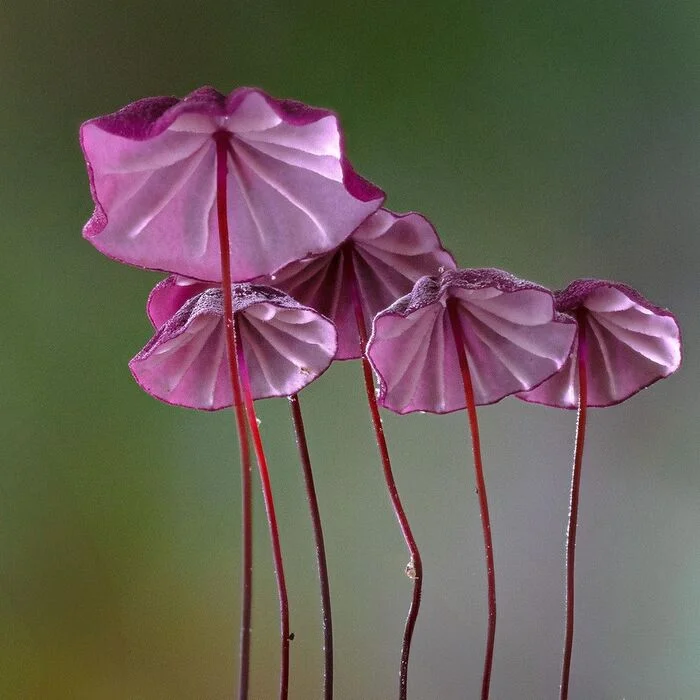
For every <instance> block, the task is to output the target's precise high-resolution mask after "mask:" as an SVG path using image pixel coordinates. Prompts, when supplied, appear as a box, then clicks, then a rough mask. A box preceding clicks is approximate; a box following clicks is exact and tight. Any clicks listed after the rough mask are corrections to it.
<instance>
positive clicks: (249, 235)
mask: <svg viewBox="0 0 700 700" xmlns="http://www.w3.org/2000/svg"><path fill="white" fill-rule="evenodd" d="M221 132H224V133H226V134H227V135H228V149H227V169H228V175H227V180H226V189H227V208H228V215H229V222H230V223H229V229H230V237H231V269H232V275H233V279H234V280H235V281H245V280H250V279H252V278H254V277H258V276H260V275H265V274H270V273H272V272H274V271H275V270H277V269H278V268H280V267H282V266H284V265H287V264H288V263H290V262H292V261H293V260H298V259H300V258H303V257H307V256H308V255H311V254H316V253H321V252H324V251H326V250H330V249H332V248H334V247H336V246H337V245H338V244H339V243H341V242H342V241H343V240H344V239H345V238H347V237H348V236H349V235H350V234H351V233H352V231H353V230H354V229H355V228H357V226H358V225H359V224H360V223H361V222H362V221H363V220H364V219H366V218H367V217H368V216H369V215H370V214H371V213H372V212H374V211H375V210H376V209H377V208H378V207H379V206H380V205H381V203H382V201H383V200H384V193H383V192H382V191H381V190H380V189H378V188H377V187H375V186H374V185H372V184H371V183H369V182H367V181H366V180H364V179H363V178H361V177H360V176H359V175H357V174H356V173H355V172H354V170H353V169H352V167H351V166H350V163H349V162H348V160H347V158H346V156H345V149H344V143H343V135H342V133H341V130H340V125H339V122H338V118H337V116H336V115H335V114H334V113H333V112H330V111H328V110H325V109H318V108H313V107H308V106H306V105H303V104H301V103H299V102H293V101H290V100H278V99H275V98H273V97H270V96H269V95H267V94H265V93H264V92H262V91H261V90H257V89H254V88H239V89H237V90H234V91H233V92H232V93H231V94H229V95H228V96H224V95H222V94H221V93H219V92H217V91H216V90H214V89H213V88H210V87H204V88H200V89H199V90H195V91H194V92H193V93H191V94H190V95H188V96H187V97H185V98H183V99H177V98H175V97H153V98H146V99H143V100H139V101H137V102H134V103H133V104H130V105H128V106H126V107H124V108H123V109H121V110H119V111H118V112H115V113H114V114H110V115H107V116H103V117H97V118H95V119H91V120H89V121H87V122H85V123H84V124H83V125H82V126H81V128H80V143H81V146H82V149H83V153H84V155H85V161H86V165H87V170H88V177H89V180H90V188H91V191H92V197H93V200H94V202H95V211H94V213H93V215H92V217H91V218H90V220H89V221H88V222H87V224H86V225H85V227H84V229H83V236H84V237H85V238H86V239H88V240H89V241H90V242H91V243H92V244H93V245H94V246H95V247H96V248H98V249H99V250H100V251H102V252H103V253H105V254H106V255H108V256H109V257H112V258H114V259H116V260H119V261H121V262H125V263H129V264H131V265H136V266H139V267H144V268H149V269H155V270H164V271H167V272H174V273H177V274H181V275H187V276H189V277H194V278H197V279H202V280H209V281H221V260H220V247H219V237H218V219H217V206H216V189H217V183H216V170H217V168H216V161H217V146H216V142H215V139H214V138H213V136H214V134H217V133H221Z"/></svg>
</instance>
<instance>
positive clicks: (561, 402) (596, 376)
mask: <svg viewBox="0 0 700 700" xmlns="http://www.w3.org/2000/svg"><path fill="white" fill-rule="evenodd" d="M555 301H556V305H557V309H558V310H559V311H561V312H564V313H567V314H571V315H572V316H576V318H577V319H578V320H579V323H583V324H584V334H583V335H584V337H585V352H586V384H587V402H586V403H587V405H588V406H590V407H599V408H602V407H605V406H613V405H615V404H618V403H621V402H622V401H625V400H626V399H628V398H629V397H630V396H633V395H634V394H636V393H637V392H639V391H641V390H642V389H644V388H646V387H648V386H649V385H651V384H653V383H654V382H656V381H658V380H659V379H662V378H663V377H667V376H668V375H669V374H672V373H673V372H675V371H676V370H677V369H678V368H679V367H680V364H681V353H682V350H681V332H680V327H679V326H678V322H677V321H676V318H675V317H674V315H673V314H672V313H671V312H670V311H668V310H667V309H663V308H661V307H659V306H655V305H654V304H652V303H651V302H650V301H648V300H647V299H645V298H644V297H643V296H642V295H641V294H640V293H639V292H637V291H636V290H635V289H632V287H629V286H627V285H626V284H622V283H620V282H610V281H608V280H596V279H581V280H575V281H574V282H572V283H571V284H570V285H569V286H568V287H567V288H566V289H564V290H562V291H560V292H557V293H556V294H555ZM578 353H579V350H578V343H576V344H574V348H573V351H572V353H571V355H570V356H569V357H568V358H567V361H566V363H565V364H564V366H563V367H562V368H561V369H560V370H559V372H557V374H555V375H554V376H552V377H551V378H550V379H549V380H547V381H546V382H544V383H542V384H540V386H538V387H537V388H535V389H534V390H531V391H528V392H525V393H522V394H518V398H519V399H522V400H523V401H529V402H532V403H540V404H545V405H547V406H553V407H557V408H569V409H573V408H576V407H577V405H578V392H579V388H578V370H577V365H578Z"/></svg>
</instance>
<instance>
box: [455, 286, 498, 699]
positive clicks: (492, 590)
mask: <svg viewBox="0 0 700 700" xmlns="http://www.w3.org/2000/svg"><path fill="white" fill-rule="evenodd" d="M447 311H448V314H449V318H450V325H451V326H452V334H453V335H454V340H455V347H456V349H457V357H458V359H459V367H460V369H461V372H462V382H463V384H464V397H465V399H466V402H467V415H468V416H469V429H470V432H471V437H472V453H473V455H474V472H475V476H476V493H477V495H478V497H479V510H480V512H481V527H482V529H483V533H484V550H485V553H486V577H487V583H488V634H487V640H486V655H485V658H484V672H483V676H482V681H481V698H482V700H487V698H488V697H489V688H490V685H491V668H492V666H493V651H494V645H495V640H496V570H495V567H494V559H493V541H492V539H491V519H490V517H489V504H488V499H487V496H486V481H485V480H484V468H483V463H482V460H481V440H480V438H479V422H478V420H477V415H476V405H475V403H474V388H473V386H472V379H471V372H470V371H469V362H468V360H467V353H466V351H465V349H464V332H463V330H462V324H461V322H460V320H459V311H458V308H457V305H456V303H454V301H453V300H451V301H450V302H448V304H447Z"/></svg>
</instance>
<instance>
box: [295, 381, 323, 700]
mask: <svg viewBox="0 0 700 700" xmlns="http://www.w3.org/2000/svg"><path fill="white" fill-rule="evenodd" d="M289 405H290V406H291V408H292V420H293V421H294V433H295V435H296V440H297V447H298V448H299V457H300V459H301V466H302V468H303V471H304V483H305V485H306V500H307V501H308V503H309V511H310V513H311V523H312V526H313V531H314V541H315V543H316V563H317V565H318V577H319V581H320V584H321V619H322V621H323V658H324V663H323V697H324V700H332V698H333V622H332V619H331V589H330V584H329V582H328V565H327V564H326V546H325V544H324V541H323V528H322V526H321V513H320V511H319V508H318V499H317V498H316V487H315V486H314V475H313V473H312V471H311V458H310V457H309V447H308V444H307V442H306V431H305V430H304V421H303V418H302V415H301V406H300V405H299V397H298V396H297V394H292V396H290V397H289Z"/></svg>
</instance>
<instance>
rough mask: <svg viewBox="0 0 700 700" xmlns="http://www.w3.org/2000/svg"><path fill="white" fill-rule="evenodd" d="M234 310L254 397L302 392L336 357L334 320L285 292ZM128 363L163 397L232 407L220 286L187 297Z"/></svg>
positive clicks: (139, 379)
mask: <svg viewBox="0 0 700 700" xmlns="http://www.w3.org/2000/svg"><path fill="white" fill-rule="evenodd" d="M246 303H247V302H246ZM239 307H240V305H239ZM236 316H237V318H238V322H239V328H240V338H241V341H242V345H243V352H244V355H245V358H246V364H247V366H248V371H249V375H250V384H251V390H252V394H253V397H254V398H255V399H261V398H267V397H272V396H288V395H291V394H294V393H296V392H298V391H301V389H303V388H304V387H305V386H306V385H307V384H309V383H310V382H311V381H313V380H314V379H315V378H316V377H318V376H319V375H320V374H321V373H323V372H324V371H325V370H326V369H327V368H328V366H329V365H330V363H331V360H332V359H333V355H334V353H335V349H336V332H335V328H334V327H333V324H332V323H330V322H329V321H328V320H326V319H324V318H323V317H322V316H320V315H319V314H317V313H316V312H314V311H313V310H311V309H308V308H306V307H303V306H301V305H299V304H296V303H294V302H293V301H292V300H291V299H289V298H288V297H284V298H283V299H281V300H279V301H277V300H273V301H271V302H267V301H255V302H253V303H251V304H249V305H247V306H245V308H243V309H241V310H238V311H237V312H236ZM129 366H130V368H131V371H132V373H133V375H134V377H135V379H136V381H137V382H138V383H139V384H140V385H141V387H142V388H143V389H144V390H145V391H147V392H148V393H149V394H151V395H152V396H155V397H156V398H158V399H160V400H162V401H165V402H166V403H170V404H175V405H179V406H186V407H188V408H197V409H204V410H217V409H220V408H225V407H227V406H230V405H231V404H232V402H233V399H232V391H231V381H230V372H229V366H228V361H227V355H226V338H225V334H224V321H223V300H222V297H221V290H220V289H218V288H216V289H209V290H207V291H205V292H203V293H202V294H199V295H197V296H196V297H193V298H192V299H191V300H190V301H188V302H186V303H185V305H184V306H183V307H182V308H181V309H180V310H179V311H178V312H177V314H176V315H175V316H174V317H173V318H171V319H170V320H169V321H167V322H166V323H165V324H164V325H162V326H161V327H160V329H159V330H158V331H157V333H156V335H155V336H154V337H153V338H152V339H151V341H150V342H149V343H148V345H146V347H145V348H144V349H143V350H142V351H141V352H140V353H139V354H138V355H136V356H135V357H134V358H133V359H132V360H131V362H130V363H129Z"/></svg>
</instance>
